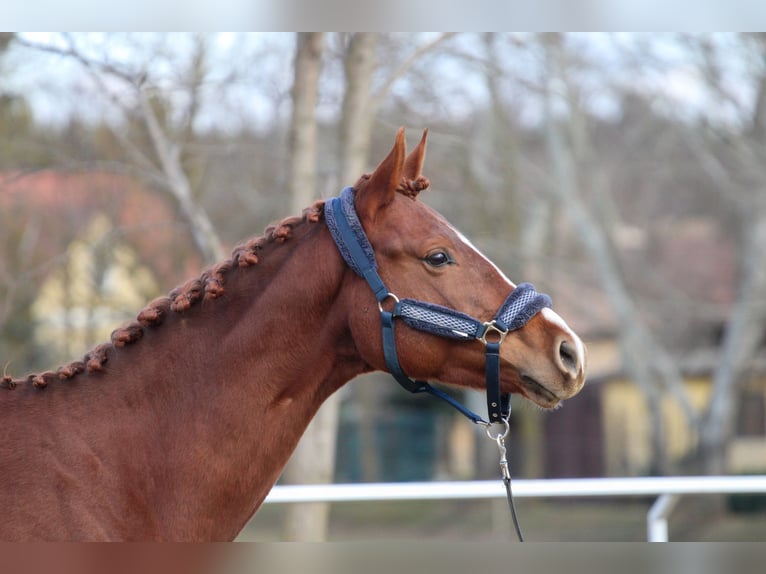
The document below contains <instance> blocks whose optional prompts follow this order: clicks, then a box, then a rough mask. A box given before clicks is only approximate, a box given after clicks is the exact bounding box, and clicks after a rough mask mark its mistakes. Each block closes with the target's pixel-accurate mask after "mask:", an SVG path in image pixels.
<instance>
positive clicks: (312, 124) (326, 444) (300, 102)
mask: <svg viewBox="0 0 766 574" xmlns="http://www.w3.org/2000/svg"><path fill="white" fill-rule="evenodd" d="M323 45H324V34H323V33H319V32H312V33H299V34H297V49H296V54H295V71H294V74H295V80H294V82H293V115H292V120H291V123H290V154H291V160H290V172H289V173H288V181H289V184H288V189H289V190H290V196H291V199H292V203H293V208H294V211H297V212H300V210H301V209H303V208H304V207H306V206H307V205H308V204H309V202H310V201H311V200H312V199H313V198H314V197H315V195H316V190H317V177H316V159H317V123H316V115H315V108H316V103H317V99H318V92H319V75H320V70H321V64H322V51H323ZM338 409H339V398H338V395H337V394H336V395H334V396H332V397H330V398H329V399H328V400H326V401H325V402H324V404H323V405H322V407H321V408H320V409H319V412H317V414H316V416H315V417H314V419H313V420H312V421H311V423H310V424H309V426H308V429H307V430H306V433H305V434H304V435H303V437H302V438H301V440H300V443H299V444H298V446H297V448H296V450H295V452H294V453H293V456H292V457H291V458H290V462H289V463H288V465H287V468H285V472H284V478H285V481H286V482H288V483H291V484H307V483H308V484H326V483H329V482H332V480H333V476H334V471H335V440H336V436H337V428H338ZM329 512H330V505H329V504H328V503H325V502H317V503H305V504H292V505H290V506H288V508H287V510H286V512H285V522H284V538H285V539H286V540H293V541H298V540H300V541H306V542H315V541H322V540H325V539H326V538H327V526H328V517H329Z"/></svg>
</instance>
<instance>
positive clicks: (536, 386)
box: [349, 129, 586, 408]
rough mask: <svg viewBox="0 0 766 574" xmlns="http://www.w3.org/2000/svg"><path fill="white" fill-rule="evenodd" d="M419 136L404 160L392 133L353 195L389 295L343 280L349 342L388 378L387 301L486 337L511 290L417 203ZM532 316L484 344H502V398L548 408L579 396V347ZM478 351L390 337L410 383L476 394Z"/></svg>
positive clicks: (412, 334)
mask: <svg viewBox="0 0 766 574" xmlns="http://www.w3.org/2000/svg"><path fill="white" fill-rule="evenodd" d="M426 136H427V132H424V134H423V137H422V139H421V141H420V143H419V144H418V146H417V147H416V148H415V149H414V150H413V151H412V152H411V153H410V154H409V155H407V154H406V150H405V139H404V130H403V129H400V130H399V132H398V134H397V137H396V142H395V144H394V146H393V148H392V150H391V152H390V153H389V155H388V156H387V157H386V158H385V159H384V160H383V161H382V162H381V163H380V165H378V167H377V168H376V169H375V171H374V172H373V173H372V174H371V175H368V176H364V177H362V179H360V181H359V182H358V183H357V185H356V186H355V188H354V190H353V191H354V205H355V208H356V213H357V216H358V220H359V222H360V223H361V226H362V227H363V228H364V232H365V234H366V236H367V238H368V240H369V245H370V246H371V248H372V251H374V257H375V260H376V262H377V271H378V274H379V277H380V279H382V282H383V283H384V284H385V286H386V289H387V290H388V292H390V294H386V295H384V296H382V297H378V301H379V303H380V306H379V305H377V304H376V301H375V297H374V296H373V294H372V293H371V290H370V288H369V286H368V285H366V284H365V281H364V280H362V279H361V278H360V277H359V275H358V274H354V273H350V274H349V281H351V290H350V293H351V295H350V297H351V301H350V302H349V304H350V309H352V311H351V312H350V317H349V324H350V328H351V332H352V336H353V337H354V340H355V343H356V346H357V349H358V351H359V353H360V354H361V356H362V358H363V360H364V361H366V362H367V363H368V364H369V365H370V366H371V367H372V368H374V369H379V370H389V371H391V370H392V369H391V368H390V364H388V363H387V361H386V358H385V356H384V350H383V349H384V338H385V335H383V334H382V332H381V320H382V319H381V313H382V310H383V308H386V307H388V308H390V307H391V306H392V305H394V303H395V301H398V300H399V299H404V298H409V299H412V300H417V301H423V302H428V304H429V306H428V308H430V305H433V306H434V307H435V308H437V310H438V308H440V307H444V308H446V309H453V310H457V311H458V312H459V313H457V315H459V314H460V313H463V314H466V315H467V316H470V317H475V318H476V319H478V322H480V323H483V324H484V325H485V328H487V327H486V326H490V327H489V328H488V330H489V331H491V330H493V327H491V325H493V324H494V323H493V320H494V319H495V318H496V316H497V313H498V309H499V308H501V307H502V306H503V305H504V301H507V300H508V299H509V295H510V294H511V293H512V292H513V291H514V290H515V289H516V285H515V284H514V283H513V282H511V280H510V279H508V277H506V276H505V275H504V274H503V273H502V272H501V271H500V269H498V267H497V266H496V265H495V264H493V263H492V262H491V261H490V260H489V259H487V258H486V257H485V256H484V255H482V254H481V253H480V252H479V250H478V249H477V248H476V247H475V246H473V245H472V244H471V242H470V241H469V240H468V239H466V237H465V236H463V235H462V234H461V233H460V232H459V231H458V230H457V229H455V228H454V227H453V226H452V225H451V224H450V223H448V222H447V221H446V220H445V219H444V217H442V216H441V215H440V214H439V213H437V212H436V211H435V210H433V209H432V208H430V207H428V206H427V205H426V204H424V203H423V202H421V201H419V200H418V199H417V198H418V193H419V192H420V191H421V190H422V189H425V188H427V187H428V180H427V179H426V178H425V177H423V176H422V174H421V169H422V166H423V160H424V158H425V152H426ZM533 293H534V291H533ZM542 297H546V296H542ZM546 300H547V299H546ZM547 301H549V300H547ZM397 305H398V303H397ZM379 309H380V310H381V312H380V313H379ZM533 311H534V315H533V316H532V317H531V318H528V317H527V318H526V321H525V322H524V324H523V326H521V327H520V328H517V329H515V330H513V331H511V332H508V333H505V332H502V333H500V332H497V333H494V332H493V333H489V334H488V333H487V332H485V333H484V336H485V338H486V339H490V340H491V339H492V338H493V337H495V338H496V339H497V342H500V339H501V338H503V337H504V340H502V345H500V346H499V364H500V368H499V372H500V377H499V381H500V390H501V392H502V393H516V394H520V395H523V396H524V397H526V398H527V399H529V400H531V401H532V402H534V403H536V404H537V405H539V406H541V407H543V408H554V407H556V406H557V405H559V404H560V403H561V401H563V400H564V399H567V398H569V397H571V396H573V395H575V394H576V393H577V392H578V391H579V390H580V389H581V388H582V386H583V384H584V381H585V362H586V351H585V346H584V345H583V343H582V341H581V340H580V338H579V337H578V336H577V335H576V334H575V333H574V331H572V329H570V328H569V326H568V325H567V324H566V322H565V321H564V320H563V319H562V318H561V317H560V316H559V315H558V314H557V313H556V312H554V311H553V310H552V309H551V308H549V305H547V304H543V305H541V306H539V307H538V308H535V309H534V310H533ZM477 324H478V323H477ZM479 329H481V327H479ZM506 334H507V336H505V335H506ZM486 342H487V341H486V340H481V337H479V336H478V334H477V335H476V337H473V338H471V339H470V340H459V337H458V338H452V337H442V336H436V335H435V334H434V333H433V332H429V329H425V330H421V329H414V328H411V327H410V326H408V325H402V326H401V327H397V330H396V335H395V346H396V352H397V353H398V360H399V364H400V365H401V368H402V370H403V371H404V372H405V373H406V374H407V375H408V376H409V377H413V378H417V379H425V380H428V379H432V380H438V381H440V382H443V383H448V384H452V385H458V386H462V387H470V388H476V389H482V388H484V385H485V365H486V361H487V360H488V359H487V357H486V356H485V348H484V345H483V344H482V343H486Z"/></svg>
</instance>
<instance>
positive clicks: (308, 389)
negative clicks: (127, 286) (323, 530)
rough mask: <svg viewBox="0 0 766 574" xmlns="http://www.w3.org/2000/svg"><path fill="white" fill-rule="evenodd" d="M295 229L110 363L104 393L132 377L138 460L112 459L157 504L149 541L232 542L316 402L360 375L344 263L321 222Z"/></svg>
mask: <svg viewBox="0 0 766 574" xmlns="http://www.w3.org/2000/svg"><path fill="white" fill-rule="evenodd" d="M304 227H309V229H303V230H302V232H301V233H299V232H298V230H296V237H295V238H294V239H290V240H289V241H287V242H286V243H285V244H283V245H276V246H273V247H272V248H271V249H270V252H266V253H264V256H263V261H262V262H261V263H259V264H258V265H257V266H256V267H255V269H244V270H238V271H237V272H235V273H233V274H232V277H231V278H230V279H229V280H227V283H226V287H225V289H226V291H225V295H224V298H223V299H221V300H216V301H211V302H205V303H202V304H199V305H198V306H197V307H195V308H192V309H190V310H189V311H187V312H185V313H184V314H181V315H177V316H175V317H174V318H173V319H172V321H169V322H168V323H167V324H164V325H161V326H159V327H157V328H156V329H153V330H150V331H148V332H147V334H146V335H145V337H144V340H143V341H141V342H140V343H137V344H136V345H135V346H134V348H132V349H131V348H126V349H124V350H122V351H119V352H118V353H116V356H115V360H114V361H112V359H110V363H109V365H110V366H109V371H110V372H111V373H114V376H115V377H119V378H121V379H122V381H104V382H103V383H101V388H102V389H105V388H107V387H111V389H112V393H111V395H112V396H113V397H114V398H115V399H117V400H118V401H120V402H123V403H124V402H125V399H124V394H123V395H122V396H120V391H119V390H118V389H119V388H120V386H121V385H122V386H124V387H125V388H126V389H127V388H130V387H131V385H130V384H129V383H128V382H127V381H128V380H131V381H135V382H136V384H134V385H132V386H133V387H134V390H133V391H128V392H131V396H132V398H131V404H132V405H133V406H132V408H131V412H130V413H128V419H127V420H126V424H128V425H131V426H132V428H133V429H134V430H132V431H131V433H132V439H131V443H130V446H129V448H128V449H127V450H126V456H130V455H131V453H139V455H138V456H137V457H136V458H135V460H134V461H129V460H128V461H125V462H122V463H121V465H122V466H123V467H125V468H128V469H131V471H132V473H133V474H134V475H135V485H134V487H135V488H137V489H142V490H143V492H142V494H141V496H142V499H143V500H146V502H147V505H148V506H149V507H151V508H154V509H157V511H156V512H155V515H156V516H158V517H160V523H159V524H157V525H156V528H157V529H158V534H157V536H158V537H161V538H162V537H166V536H169V537H173V538H189V539H208V540H209V539H214V540H215V539H230V538H233V537H234V536H235V535H236V533H237V532H239V530H240V529H241V528H242V527H243V526H244V524H245V522H246V521H247V519H248V518H249V517H250V516H251V515H252V514H253V512H255V510H256V509H257V508H258V506H259V505H260V504H261V502H262V501H263V499H264V498H265V496H266V494H267V493H268V491H269V490H270V489H271V487H272V485H273V484H274V483H275V482H276V480H277V478H278V477H279V474H280V472H281V470H282V468H283V467H284V465H285V464H286V462H287V460H288V458H289V456H290V454H291V453H292V451H293V449H294V448H295V446H296V445H297V443H298V440H299V439H300V436H301V435H302V434H303V432H304V430H305V429H306V427H307V425H308V423H309V421H310V420H311V418H312V417H313V416H314V414H315V413H316V411H317V409H318V408H319V406H320V405H321V403H322V402H323V401H324V400H325V399H326V398H327V397H328V396H329V395H330V394H331V393H333V392H334V391H335V390H337V389H338V388H339V387H340V386H341V385H342V384H343V383H345V382H346V381H348V380H349V379H351V378H352V377H353V376H355V375H356V374H358V373H360V372H363V371H364V370H366V369H365V366H364V364H363V363H362V362H361V360H360V359H358V357H357V355H356V352H355V347H354V345H353V341H352V340H351V338H350V334H349V333H348V328H347V319H346V316H345V313H344V312H343V309H342V307H343V305H342V304H340V303H339V302H338V298H339V297H341V296H342V292H343V290H342V289H341V287H342V283H343V278H344V276H345V274H346V268H345V267H344V265H343V263H342V260H341V259H340V257H339V255H338V254H337V252H336V251H335V247H334V245H333V244H332V240H331V238H330V237H329V234H328V233H327V230H326V228H325V227H324V226H323V225H313V226H308V225H304ZM135 365H140V367H135ZM137 391H138V392H137ZM106 407H107V408H108V409H109V410H108V411H106V413H105V414H106V416H107V417H109V418H113V417H114V416H115V415H114V412H115V410H112V407H111V406H109V405H106ZM139 421H140V424H141V428H143V429H144V431H143V432H139V431H136V430H135V427H136V425H137V424H139ZM147 469H151V471H152V472H154V476H153V477H151V478H150V479H147V478H146V477H145V473H146V472H147ZM131 471H128V472H126V471H125V469H124V468H123V470H122V471H121V472H122V474H123V476H126V477H130V476H131Z"/></svg>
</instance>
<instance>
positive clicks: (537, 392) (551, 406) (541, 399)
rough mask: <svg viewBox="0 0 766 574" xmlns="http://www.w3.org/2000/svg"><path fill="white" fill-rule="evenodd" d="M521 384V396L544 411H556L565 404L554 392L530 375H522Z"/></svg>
mask: <svg viewBox="0 0 766 574" xmlns="http://www.w3.org/2000/svg"><path fill="white" fill-rule="evenodd" d="M520 383H521V384H520V387H521V394H522V395H523V396H524V397H525V398H526V399H528V400H529V401H531V402H533V403H534V404H535V405H537V406H538V407H540V408H542V409H545V410H556V409H557V408H559V407H560V406H561V405H562V404H563V402H562V400H561V399H560V398H559V397H557V396H556V395H555V394H554V393H553V392H552V391H550V390H548V389H547V388H546V387H545V386H544V385H543V384H542V383H540V382H539V381H538V380H537V379H534V378H533V377H530V376H529V375H521V378H520Z"/></svg>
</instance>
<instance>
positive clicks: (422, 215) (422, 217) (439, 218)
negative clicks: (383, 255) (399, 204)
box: [407, 200, 515, 289]
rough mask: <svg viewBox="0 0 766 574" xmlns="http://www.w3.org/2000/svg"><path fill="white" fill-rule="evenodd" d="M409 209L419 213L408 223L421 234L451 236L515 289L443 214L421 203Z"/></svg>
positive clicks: (410, 211)
mask: <svg viewBox="0 0 766 574" xmlns="http://www.w3.org/2000/svg"><path fill="white" fill-rule="evenodd" d="M410 201H411V200H410ZM407 207H408V208H409V209H408V212H409V213H410V214H413V212H414V211H417V213H416V216H415V217H414V218H412V217H410V218H409V219H407V221H408V223H409V224H411V225H418V229H419V231H420V232H421V233H423V234H425V235H426V236H433V235H435V234H437V233H443V234H445V235H447V236H450V237H451V238H452V240H453V241H454V242H455V243H457V244H459V245H462V246H463V247H464V248H465V249H466V250H467V251H468V252H469V253H471V255H473V256H474V257H476V258H477V259H479V260H480V261H483V262H484V263H486V264H487V265H488V266H489V267H491V268H492V269H493V270H494V271H495V272H496V273H497V275H498V276H499V277H500V278H501V280H502V281H503V282H505V283H506V284H507V285H508V287H509V288H511V289H513V288H514V287H515V285H514V283H513V282H512V281H511V280H510V279H509V278H508V277H507V276H506V274H505V273H503V271H502V270H501V269H500V268H499V267H498V266H497V265H496V264H495V263H494V262H493V261H492V260H491V259H490V258H489V257H487V256H486V255H484V253H482V252H481V250H480V249H479V248H478V247H476V245H474V244H473V243H472V242H471V240H470V239H468V238H467V237H466V236H465V235H464V234H463V232H461V231H460V230H459V229H458V228H457V227H455V226H454V225H453V224H452V223H450V222H449V221H448V220H447V219H446V218H445V217H444V216H443V215H442V214H441V213H439V212H438V211H436V210H435V209H433V208H431V207H430V206H428V205H425V204H424V203H420V202H412V203H410V204H409V205H408V206H407Z"/></svg>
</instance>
